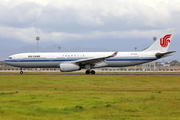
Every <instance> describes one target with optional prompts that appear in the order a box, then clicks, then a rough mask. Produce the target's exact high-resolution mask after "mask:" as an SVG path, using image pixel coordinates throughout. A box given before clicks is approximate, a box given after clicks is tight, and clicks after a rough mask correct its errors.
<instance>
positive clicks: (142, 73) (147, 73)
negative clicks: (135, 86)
mask: <svg viewBox="0 0 180 120" xmlns="http://www.w3.org/2000/svg"><path fill="white" fill-rule="evenodd" d="M0 75H87V74H85V73H80V72H72V73H61V72H59V73H58V72H24V74H20V73H19V72H0ZM96 75H97V76H99V75H122V76H123V75H180V72H125V73H123V72H118V73H117V72H103V73H98V72H97V73H96V74H94V75H92V74H88V76H96Z"/></svg>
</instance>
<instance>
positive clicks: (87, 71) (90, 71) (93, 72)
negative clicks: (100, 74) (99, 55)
mask: <svg viewBox="0 0 180 120" xmlns="http://www.w3.org/2000/svg"><path fill="white" fill-rule="evenodd" d="M90 73H91V74H95V73H96V72H95V71H94V70H86V74H90Z"/></svg>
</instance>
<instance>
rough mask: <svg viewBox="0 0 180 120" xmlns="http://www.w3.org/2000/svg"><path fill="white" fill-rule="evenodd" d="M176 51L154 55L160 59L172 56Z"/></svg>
mask: <svg viewBox="0 0 180 120" xmlns="http://www.w3.org/2000/svg"><path fill="white" fill-rule="evenodd" d="M175 52H176V51H170V52H165V53H156V57H157V58H162V57H166V56H170V55H173V54H174V53H175Z"/></svg>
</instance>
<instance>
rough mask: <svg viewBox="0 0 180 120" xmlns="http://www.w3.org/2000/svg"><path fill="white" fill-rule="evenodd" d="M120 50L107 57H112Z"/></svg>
mask: <svg viewBox="0 0 180 120" xmlns="http://www.w3.org/2000/svg"><path fill="white" fill-rule="evenodd" d="M117 53H118V52H114V53H113V54H112V55H110V56H108V57H107V58H110V57H115V56H116V55H117Z"/></svg>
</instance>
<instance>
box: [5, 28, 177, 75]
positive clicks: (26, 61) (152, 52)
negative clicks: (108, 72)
mask: <svg viewBox="0 0 180 120" xmlns="http://www.w3.org/2000/svg"><path fill="white" fill-rule="evenodd" d="M174 31H175V30H174V29H167V30H166V31H165V32H164V33H163V34H162V35H161V36H160V37H159V39H157V40H156V41H155V42H154V43H153V44H152V45H151V46H150V47H148V48H147V49H145V50H143V51H140V52H48V53H47V52H46V53H45V52H36V53H20V54H14V55H11V56H9V57H8V58H7V59H6V60H4V62H5V63H6V64H8V65H11V66H15V67H20V68H21V71H20V74H23V71H22V68H57V67H58V68H60V71H61V72H72V71H78V70H81V69H86V71H85V73H86V74H95V71H94V70H93V69H95V68H101V67H126V66H134V65H139V64H143V63H147V62H151V61H155V60H158V59H160V58H164V57H167V56H170V55H173V54H174V53H175V52H176V51H169V52H168V51H167V50H168V48H169V44H170V43H171V40H172V37H173V34H174Z"/></svg>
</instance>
